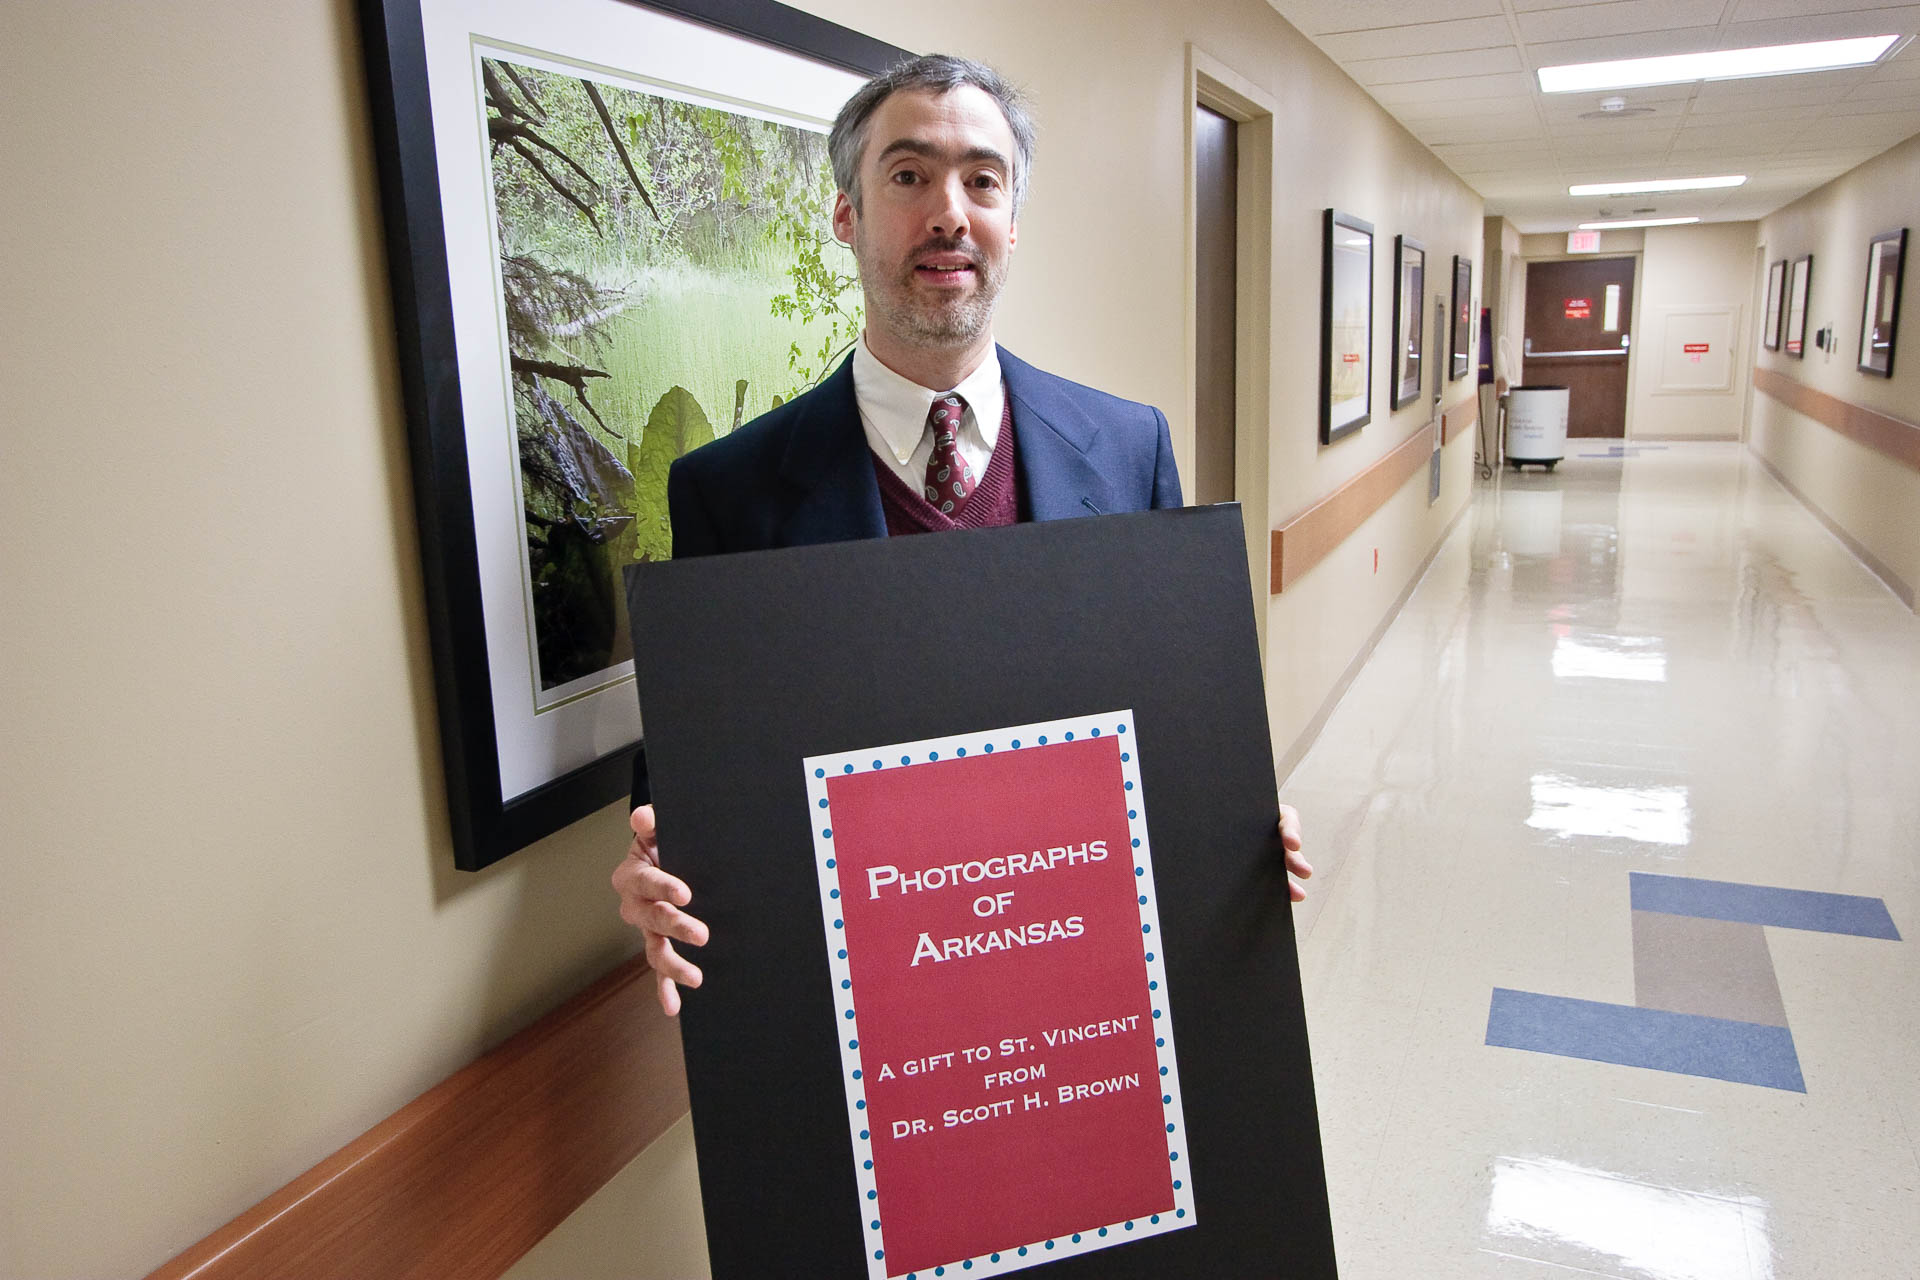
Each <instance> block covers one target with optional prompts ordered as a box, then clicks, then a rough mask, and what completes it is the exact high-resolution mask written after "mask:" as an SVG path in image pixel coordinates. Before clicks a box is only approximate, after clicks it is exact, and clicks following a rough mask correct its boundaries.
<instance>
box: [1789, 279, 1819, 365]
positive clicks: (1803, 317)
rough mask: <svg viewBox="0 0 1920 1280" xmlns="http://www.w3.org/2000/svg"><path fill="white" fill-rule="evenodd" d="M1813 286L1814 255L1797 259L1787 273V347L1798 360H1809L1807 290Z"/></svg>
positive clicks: (1790, 353)
mask: <svg viewBox="0 0 1920 1280" xmlns="http://www.w3.org/2000/svg"><path fill="white" fill-rule="evenodd" d="M1812 284H1813V255H1812V254H1810V253H1809V254H1806V255H1805V256H1803V257H1799V258H1795V259H1794V260H1793V266H1792V267H1791V268H1790V269H1789V270H1788V272H1787V309H1786V347H1787V354H1788V355H1790V356H1792V357H1794V358H1795V359H1797V360H1804V359H1806V358H1807V290H1808V289H1809V288H1811V287H1812Z"/></svg>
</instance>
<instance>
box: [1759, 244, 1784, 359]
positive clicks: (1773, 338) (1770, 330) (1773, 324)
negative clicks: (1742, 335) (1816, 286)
mask: <svg viewBox="0 0 1920 1280" xmlns="http://www.w3.org/2000/svg"><path fill="white" fill-rule="evenodd" d="M1786 296H1787V260H1786V259H1785V258H1781V259H1778V260H1777V261H1775V262H1774V264H1773V265H1772V266H1770V267H1768V268H1767V303H1766V306H1765V307H1764V308H1763V309H1762V310H1761V312H1760V318H1761V323H1762V325H1763V326H1764V328H1763V329H1762V330H1761V336H1760V345H1761V346H1763V347H1765V348H1766V349H1767V350H1769V351H1778V350H1779V349H1780V328H1781V325H1780V320H1781V306H1780V304H1781V303H1782V302H1783V301H1785V299H1786Z"/></svg>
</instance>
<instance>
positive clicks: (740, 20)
mask: <svg viewBox="0 0 1920 1280" xmlns="http://www.w3.org/2000/svg"><path fill="white" fill-rule="evenodd" d="M360 10H361V19H362V24H363V27H364V30H365V36H366V43H367V53H368V70H369V78H370V82H371V83H370V89H371V95H372V102H373V118H374V125H375V129H376V133H377V138H376V142H377V146H378V154H379V159H380V169H381V186H382V193H383V205H384V214H385V221H386V231H387V240H388V251H389V260H390V270H391V275H392V283H393V294H394V305H395V311H396V322H397V331H398V337H399V341H400V351H401V373H402V381H403V390H404V394H405V400H406V410H407V425H408V433H409V440H410V444H411V452H412V460H413V479H414V498H415V504H416V508H417V515H418V520H419V527H420V541H421V552H422V557H423V561H424V578H425V586H426V592H427V601H428V613H429V622H430V626H431V634H432V642H433V659H434V677H435V693H436V697H437V701H438V709H439V724H440V735H441V746H442V755H443V759H444V762H445V774H446V785H447V798H448V805H449V810H450V819H451V821H450V825H451V830H452V836H453V844H454V853H455V861H456V864H457V865H458V866H459V867H461V868H462V869H465V870H478V869H479V868H481V867H484V866H486V865H488V864H489V863H492V862H495V861H497V860H499V859H500V858H502V857H505V856H506V855H507V854H509V853H512V852H513V851H514V850H516V849H519V848H522V847H524V846H525V845H527V844H529V843H531V842H532V841H534V840H537V839H539V838H540V837H542V836H544V835H547V834H549V833H551V832H553V831H555V830H557V829H559V828H560V827H562V826H565V825H566V824H568V823H570V822H572V821H574V820H576V819H578V818H580V817H582V816H584V815H586V814H588V813H590V812H592V811H593V810H595V809H597V808H600V807H602V806H604V805H606V804H608V803H610V802H612V801H613V800H615V799H617V798H619V797H620V796H621V795H623V794H624V793H625V792H626V790H627V787H628V785H629V782H630V779H631V770H632V760H633V753H634V749H635V747H636V745H637V744H638V742H639V739H640V730H641V726H640V709H639V705H638V700H637V698H636V696H635V693H634V686H633V660H632V654H633V637H632V634H631V630H630V626H629V621H628V617H627V613H626V610H625V609H624V608H623V607H622V601H623V599H624V589H623V587H622V583H621V573H622V569H623V567H624V566H625V565H627V564H631V563H635V562H643V561H648V560H658V559H663V558H665V557H667V556H668V555H670V554H671V535H670V530H669V528H668V523H667V509H666V475H667V467H668V465H669V464H670V463H672V461H673V460H674V459H675V458H676V457H678V456H679V455H680V454H682V453H684V452H686V451H687V450H688V449H691V448H694V447H696V446H698V445H700V444H703V443H705V442H706V441H708V440H710V439H712V438H714V437H715V436H716V435H723V434H725V433H726V432H728V431H730V430H732V429H733V428H735V427H737V426H739V425H740V424H741V423H742V422H743V421H745V420H747V419H750V418H752V417H754V416H755V415H756V414H758V413H761V412H763V411H765V410H766V409H767V408H769V407H771V406H772V405H773V404H776V403H779V401H780V400H781V399H783V398H786V397H790V396H792V395H795V394H797V393H798V392H800V391H802V390H804V389H806V387H807V386H809V385H810V384H811V383H812V382H813V381H815V380H817V379H818V378H819V377H821V376H822V375H823V374H824V373H825V371H826V369H827V367H828V366H829V365H830V364H832V363H835V362H836V359H837V353H838V352H839V351H841V350H842V349H844V348H845V346H846V345H847V344H848V343H850V342H851V341H852V340H853V339H854V337H855V336H856V335H857V334H858V333H859V329H860V315H859V310H858V300H859V296H860V295H859V291H858V286H857V284H856V282H855V280H854V272H853V267H852V263H851V256H850V255H848V254H846V253H845V252H844V250H842V249H841V247H840V246H839V245H837V244H836V243H835V242H833V241H832V239H831V237H830V234H829V228H828V210H829V202H830V200H831V197H832V193H833V180H832V177H831V173H830V169H829V166H828V162H827V147H826V129H827V127H828V125H829V124H830V123H831V121H832V119H833V116H834V114H835V113H836V112H837V111H838V110H839V108H840V105H841V104H842V103H843V102H845V101H846V99H847V98H848V96H850V95H851V94H852V92H853V91H854V89H856V88H857V87H858V86H859V85H860V84H861V82H862V81H864V80H865V79H866V78H867V77H868V76H870V75H871V74H873V73H875V72H878V71H881V70H884V69H885V68H886V67H887V66H889V65H891V64H892V63H893V62H895V61H897V60H898V59H900V58H903V57H906V56H907V54H906V51H905V50H901V49H897V48H895V47H893V46H891V45H887V44H884V43H882V42H880V41H877V40H873V39H871V38H869V37H866V36H863V35H861V34H860V33H858V32H855V31H850V30H848V29H846V28H844V27H840V26H836V25H835V24H833V23H830V22H826V21H824V20H822V19H819V18H815V17H813V16H811V15H809V14H805V13H802V12H800V11H799V10H795V9H789V8H787V7H785V6H783V5H779V4H774V3H770V2H768V0H647V2H645V3H634V2H632V0H548V2H547V3H542V4H538V5H530V4H524V3H510V2H509V0H361V4H360Z"/></svg>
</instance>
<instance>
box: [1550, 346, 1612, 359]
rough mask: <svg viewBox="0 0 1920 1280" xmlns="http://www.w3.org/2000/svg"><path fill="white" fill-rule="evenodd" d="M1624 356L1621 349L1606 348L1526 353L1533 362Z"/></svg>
mask: <svg viewBox="0 0 1920 1280" xmlns="http://www.w3.org/2000/svg"><path fill="white" fill-rule="evenodd" d="M1625 354H1627V353H1626V350H1625V349H1624V348H1621V347H1606V348H1602V349H1601V350H1598V351H1535V350H1533V349H1531V348H1529V349H1528V351H1527V356H1528V358H1529V359H1533V360H1549V359H1553V360H1557V359H1559V358H1561V357H1562V356H1623V355H1625Z"/></svg>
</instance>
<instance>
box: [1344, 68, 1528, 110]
mask: <svg viewBox="0 0 1920 1280" xmlns="http://www.w3.org/2000/svg"><path fill="white" fill-rule="evenodd" d="M1532 90H1533V77H1532V76H1531V75H1528V74H1527V73H1526V72H1524V71H1516V72H1512V73H1510V74H1507V75H1497V76H1445V77H1441V78H1440V79H1437V80H1409V81H1406V82H1404V83H1399V84H1383V85H1378V86H1375V87H1373V88H1370V89H1368V90H1367V92H1369V93H1371V94H1372V95H1373V96H1374V97H1375V98H1376V99H1377V100H1379V101H1380V102H1381V103H1382V104H1383V105H1385V106H1387V107H1388V108H1389V109H1391V108H1392V107H1393V106H1394V105H1395V104H1397V103H1402V102H1442V101H1457V102H1464V101H1467V100H1469V99H1473V98H1511V97H1520V96H1522V95H1526V96H1528V97H1531V95H1532Z"/></svg>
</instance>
